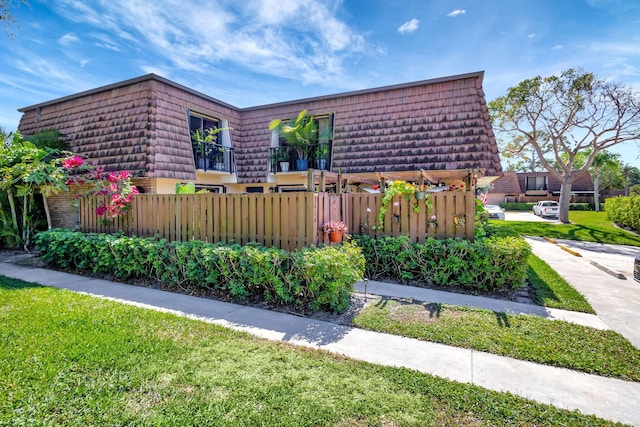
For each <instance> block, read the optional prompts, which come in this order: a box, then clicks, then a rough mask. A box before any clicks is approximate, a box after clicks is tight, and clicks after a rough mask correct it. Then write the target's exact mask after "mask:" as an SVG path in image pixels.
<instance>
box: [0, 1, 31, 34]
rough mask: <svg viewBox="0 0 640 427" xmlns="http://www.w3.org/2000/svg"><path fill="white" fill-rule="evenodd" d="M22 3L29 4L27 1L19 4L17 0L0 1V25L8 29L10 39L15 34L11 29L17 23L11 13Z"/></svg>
mask: <svg viewBox="0 0 640 427" xmlns="http://www.w3.org/2000/svg"><path fill="white" fill-rule="evenodd" d="M20 3H23V4H28V3H27V0H22V1H18V2H16V1H15V0H0V23H1V24H2V26H3V27H5V28H6V29H7V35H8V36H9V37H13V33H12V32H10V31H9V28H10V27H11V25H13V24H15V22H16V19H15V18H14V17H13V14H12V13H11V8H14V7H17V6H19V5H20Z"/></svg>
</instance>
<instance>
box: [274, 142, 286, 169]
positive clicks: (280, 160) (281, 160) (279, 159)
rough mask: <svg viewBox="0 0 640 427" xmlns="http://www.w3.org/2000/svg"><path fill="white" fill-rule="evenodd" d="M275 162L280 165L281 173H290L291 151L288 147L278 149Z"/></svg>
mask: <svg viewBox="0 0 640 427" xmlns="http://www.w3.org/2000/svg"><path fill="white" fill-rule="evenodd" d="M274 161H275V162H276V163H277V164H279V165H280V171H281V172H289V150H287V148H286V147H280V148H278V150H277V151H276V154H275V156H274Z"/></svg>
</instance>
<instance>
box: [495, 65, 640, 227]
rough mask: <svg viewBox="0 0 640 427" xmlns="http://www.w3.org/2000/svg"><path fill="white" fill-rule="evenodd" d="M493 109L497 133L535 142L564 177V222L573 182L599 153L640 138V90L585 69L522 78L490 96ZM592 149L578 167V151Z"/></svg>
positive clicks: (550, 167) (525, 142)
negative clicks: (556, 74)
mask: <svg viewBox="0 0 640 427" xmlns="http://www.w3.org/2000/svg"><path fill="white" fill-rule="evenodd" d="M489 112H490V115H491V119H492V124H493V126H494V128H495V130H496V131H497V132H498V133H502V134H505V135H506V136H507V137H510V138H511V139H512V140H513V141H516V142H518V144H519V145H520V149H521V150H526V149H527V148H528V147H533V149H534V150H535V151H536V154H537V155H538V158H539V160H540V162H541V163H542V165H543V166H544V168H545V169H546V170H548V171H549V172H550V173H551V174H552V175H553V176H554V177H556V179H558V181H560V183H561V189H560V215H559V220H560V221H561V222H564V223H567V222H569V202H570V200H571V186H572V185H573V183H574V182H575V180H576V179H577V178H578V176H579V175H580V174H581V173H583V172H585V170H588V169H589V168H590V167H591V165H592V164H593V162H594V160H595V157H596V156H597V155H598V153H600V152H601V151H602V150H606V149H607V148H609V147H612V146H614V145H617V144H621V143H623V142H627V141H632V140H637V139H640V97H639V96H638V94H637V93H635V92H633V91H632V90H631V89H630V88H628V87H626V86H624V85H622V84H618V83H615V82H606V81H604V80H600V79H598V78H596V76H595V75H594V74H592V73H586V72H584V71H582V70H574V69H569V70H566V71H564V72H562V73H561V74H560V75H559V76H550V77H545V78H543V77H540V76H537V77H534V78H532V79H527V80H524V81H522V82H520V83H519V84H518V85H517V86H515V87H511V88H509V89H508V90H507V94H506V95H505V96H502V97H499V98H497V99H495V100H494V101H492V102H490V103H489ZM542 136H543V137H542ZM589 149H590V150H591V152H590V153H589V155H588V156H587V157H586V160H585V162H584V164H583V165H582V166H581V167H576V165H575V160H576V156H578V154H579V153H583V152H585V151H586V150H589ZM545 152H549V153H550V156H551V157H552V159H548V158H546V157H545Z"/></svg>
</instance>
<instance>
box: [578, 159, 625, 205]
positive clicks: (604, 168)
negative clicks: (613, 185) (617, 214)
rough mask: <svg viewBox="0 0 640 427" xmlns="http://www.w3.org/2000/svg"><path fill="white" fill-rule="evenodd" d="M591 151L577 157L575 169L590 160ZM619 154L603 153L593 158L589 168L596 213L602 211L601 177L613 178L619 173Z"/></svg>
mask: <svg viewBox="0 0 640 427" xmlns="http://www.w3.org/2000/svg"><path fill="white" fill-rule="evenodd" d="M590 154H591V149H588V150H585V151H582V152H580V153H578V154H577V155H576V158H575V160H574V167H582V166H583V165H584V163H585V162H586V161H587V159H588V158H589V155H590ZM619 157H620V155H619V154H615V153H610V152H608V151H604V150H603V151H601V152H599V153H598V154H596V156H595V157H594V158H593V163H592V164H591V167H590V168H589V175H591V179H592V180H593V203H594V206H595V210H596V212H599V211H600V188H601V187H600V182H601V180H600V178H601V176H603V175H604V176H605V177H612V176H614V175H615V174H616V172H617V171H618V167H619V165H620V161H619Z"/></svg>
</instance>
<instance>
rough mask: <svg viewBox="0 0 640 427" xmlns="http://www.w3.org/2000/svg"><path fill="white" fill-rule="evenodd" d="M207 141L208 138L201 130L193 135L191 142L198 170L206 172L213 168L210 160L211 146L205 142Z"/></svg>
mask: <svg viewBox="0 0 640 427" xmlns="http://www.w3.org/2000/svg"><path fill="white" fill-rule="evenodd" d="M205 139H206V137H205V135H204V134H203V132H200V129H198V130H196V131H195V132H192V133H191V140H192V143H193V148H194V150H195V153H196V168H198V169H205V170H206V169H209V168H210V167H211V166H210V160H209V154H210V153H211V148H210V147H209V144H207V143H206V142H205Z"/></svg>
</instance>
